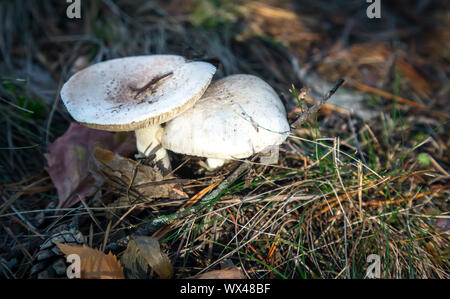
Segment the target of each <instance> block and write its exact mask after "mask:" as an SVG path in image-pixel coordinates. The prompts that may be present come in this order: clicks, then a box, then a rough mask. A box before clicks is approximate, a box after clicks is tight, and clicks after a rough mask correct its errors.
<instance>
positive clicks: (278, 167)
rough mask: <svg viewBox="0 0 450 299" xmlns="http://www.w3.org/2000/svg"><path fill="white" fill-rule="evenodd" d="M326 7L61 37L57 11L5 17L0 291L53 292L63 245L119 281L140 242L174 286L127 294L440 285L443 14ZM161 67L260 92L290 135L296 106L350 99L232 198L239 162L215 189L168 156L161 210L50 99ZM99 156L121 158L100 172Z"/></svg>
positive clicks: (221, 4) (117, 14) (89, 7)
mask: <svg viewBox="0 0 450 299" xmlns="http://www.w3.org/2000/svg"><path fill="white" fill-rule="evenodd" d="M330 2H331V1H324V0H319V1H318V0H316V1H312V0H300V1H288V0H282V1H273V0H264V1H232V0H214V1H213V0H210V1H207V0H202V1H201V0H172V1H131V0H118V1H111V0H103V1H82V2H81V3H82V5H83V7H82V17H81V19H69V18H67V17H66V8H67V6H66V5H67V4H66V3H65V2H64V1H63V2H61V1H45V2H44V1H42V2H38V1H3V2H2V3H1V4H0V28H2V29H1V30H2V31H1V32H0V58H1V59H0V80H1V82H0V130H1V132H3V133H2V134H1V135H0V194H1V199H0V277H4V278H35V277H58V276H61V275H63V274H64V273H65V272H62V271H61V252H59V251H58V250H53V251H52V253H49V252H45V254H46V256H44V254H43V251H45V250H46V249H49V248H52V247H51V246H53V248H54V246H56V245H55V244H54V243H56V242H54V241H55V240H56V239H55V238H57V237H58V236H63V239H58V240H59V242H63V243H70V244H74V243H80V244H86V245H87V246H89V247H91V248H96V249H99V250H101V251H104V252H105V253H107V252H108V251H111V252H112V254H113V255H114V256H116V257H117V258H118V259H119V260H120V261H121V263H122V266H123V265H124V264H126V261H125V258H124V257H125V256H126V254H125V253H126V250H127V248H130V240H131V239H132V238H131V236H133V237H136V242H137V243H139V242H138V240H140V239H139V236H146V237H152V239H151V240H155V239H156V240H158V242H159V244H160V248H157V249H155V250H156V251H158V254H159V255H161V256H165V257H166V260H165V261H166V264H167V265H169V266H168V267H169V268H170V267H172V270H170V271H172V272H170V271H169V272H170V273H169V274H167V273H168V272H164V271H163V270H161V269H159V271H158V270H157V269H150V268H148V269H147V268H145V267H144V268H145V269H143V270H142V269H141V270H142V271H140V272H139V271H137V270H136V269H134V270H133V269H131V268H130V267H129V266H127V265H125V266H124V267H125V276H126V277H128V278H130V277H155V278H156V277H175V278H186V277H193V276H196V277H198V275H205V273H210V274H211V273H213V274H212V275H216V276H215V277H248V278H258V279H259V278H365V277H366V276H367V269H368V267H369V265H370V264H371V261H372V260H371V257H369V256H371V255H375V256H378V257H379V258H380V271H381V272H380V277H381V278H447V279H448V278H450V262H449V255H450V251H449V248H450V246H449V245H450V242H449V229H450V219H449V218H450V215H449V214H448V207H449V198H450V185H449V179H450V175H449V173H448V171H449V169H450V159H449V158H450V154H449V147H450V140H449V135H450V130H449V129H450V127H449V119H450V109H449V104H450V103H449V94H450V84H449V81H448V77H449V74H450V51H449V50H448V49H450V30H449V28H450V9H449V8H450V5H449V3H448V1H395V4H393V3H391V2H392V1H389V3H388V1H381V2H382V7H381V9H382V11H381V13H382V14H381V18H380V19H369V18H368V17H367V15H366V9H367V6H368V5H369V4H366V3H365V1H350V0H349V1H335V2H333V4H330ZM157 53H167V54H178V55H183V56H185V57H187V58H189V59H202V58H208V57H215V58H218V59H219V61H220V63H221V66H220V68H219V69H218V71H217V73H216V75H215V77H214V80H217V79H219V78H221V77H224V76H227V75H231V74H236V73H247V74H253V75H257V76H259V77H260V78H262V79H264V80H265V81H266V82H268V83H269V84H270V85H271V86H272V87H273V88H274V89H275V90H276V91H277V93H278V94H279V95H280V98H281V99H282V101H283V103H284V105H285V107H286V110H287V113H288V117H289V120H290V121H291V122H293V121H294V120H295V119H296V118H297V117H298V116H299V115H300V114H301V108H300V107H299V105H298V100H299V94H300V92H301V90H302V88H304V90H306V91H307V93H306V97H305V98H304V99H303V100H305V101H306V102H307V103H308V104H313V103H314V101H315V100H319V99H320V98H321V97H322V96H323V95H325V93H326V92H327V91H328V90H330V88H331V87H332V86H333V85H334V83H336V82H337V81H338V80H339V79H340V78H344V79H345V83H344V85H343V86H342V87H341V88H340V89H339V90H338V92H337V93H336V94H335V96H333V98H332V99H330V101H329V102H327V104H325V105H324V106H323V107H322V109H321V110H320V111H319V113H318V115H317V117H315V119H313V120H312V121H310V122H308V123H306V124H304V125H303V126H302V128H300V129H292V131H291V134H290V136H289V138H288V139H287V140H286V142H285V143H283V144H282V145H281V146H280V153H279V161H278V163H277V164H274V165H264V164H263V163H260V162H258V160H257V159H256V160H255V159H253V160H252V159H251V158H249V161H251V163H250V164H249V166H248V168H247V169H245V171H244V172H243V173H242V174H240V175H239V176H237V177H236V178H234V177H232V180H230V176H231V175H232V174H233V171H234V170H235V169H236V168H238V167H239V166H240V165H242V164H243V163H245V161H243V160H235V161H231V162H230V163H228V164H226V165H225V166H224V167H221V168H219V169H218V170H216V171H212V172H210V171H206V170H204V168H202V167H201V166H200V164H199V162H200V161H201V160H202V159H201V158H197V157H191V156H184V155H177V154H174V153H170V154H171V158H172V163H173V168H174V171H173V173H172V174H171V177H170V179H171V180H172V181H171V182H172V183H173V184H172V183H171V184H165V185H158V186H159V187H158V186H157V187H158V188H161V189H162V190H161V192H168V193H167V194H169V195H168V196H164V197H160V198H148V197H146V196H142V193H145V192H147V191H148V190H147V189H146V188H148V184H147V185H146V186H144V184H146V183H149V182H148V181H145V180H142V181H139V182H136V181H134V179H133V178H131V177H133V176H136V173H138V172H139V171H141V170H142V169H143V168H145V167H149V166H147V165H146V163H147V161H145V159H144V160H139V159H136V158H135V157H134V153H135V151H136V149H135V148H134V141H133V138H134V136H133V135H132V134H123V133H117V134H113V133H108V134H106V135H102V134H103V133H99V132H94V133H92V132H93V130H91V129H87V128H85V127H81V126H78V125H76V124H72V123H73V120H72V118H71V117H70V115H69V114H68V113H67V111H66V110H65V107H64V105H63V104H62V102H61V99H60V96H59V91H60V88H61V86H62V84H64V82H66V81H67V80H68V78H69V77H70V76H71V75H72V74H73V73H74V72H76V71H78V70H80V69H82V68H84V67H86V66H88V65H90V64H94V63H97V62H100V61H104V60H108V59H112V58H117V57H124V56H132V55H145V54H157ZM71 124H72V125H71ZM69 127H70V129H69ZM61 136H62V137H61ZM58 138H62V139H58ZM57 140H60V142H59V143H57V142H56V141H57ZM99 140H100V141H102V142H104V143H105V144H106V145H105V144H104V145H102V147H103V148H104V149H107V150H111V151H114V152H115V153H116V154H114V155H115V156H114V157H115V158H114V159H117V161H116V160H113V162H111V161H110V162H111V163H110V164H108V167H105V166H104V165H103V164H102V165H103V168H102V166H99V163H95V160H96V159H97V162H98V161H99V160H102V152H101V149H100V150H95V149H93V148H92V145H93V144H94V143H95V142H97V141H99ZM130 144H131V145H132V146H130ZM124 145H125V146H124ZM74 153H75V154H74ZM124 156H126V157H127V158H129V159H124V158H123V157H124ZM103 158H104V157H103ZM121 159H123V160H121ZM93 160H94V162H92V161H93ZM52 161H53V162H52ZM116 162H117V163H116ZM51 163H53V164H52V165H56V166H49V165H50V164H51ZM100 164H101V163H100ZM61 165H62V166H64V167H62V169H59V171H60V176H58V177H55V176H52V175H51V173H52V169H53V168H54V167H57V166H61ZM119 165H120V167H121V168H120V171H122V172H124V173H128V181H126V180H125V181H123V180H124V179H123V177H122V179H118V176H117V171H118V169H116V168H115V167H119ZM143 171H146V170H145V169H144V170H143ZM99 173H100V174H99ZM99 175H101V176H102V183H101V184H98V183H97V182H98V180H97V179H98V176H99ZM124 177H126V176H124ZM130 178H131V179H130ZM227 178H228V179H227ZM94 181H95V182H94ZM221 183H223V184H221ZM225 183H226V184H225ZM152 186H153V185H152ZM167 186H170V188H169V189H167V188H168V187H167ZM157 187H151V188H157ZM77 192H78V193H77ZM76 193H77V194H78V195H77V196H73V195H74V194H76ZM186 211H188V212H186ZM164 217H166V218H164ZM155 219H159V220H161V219H163V220H164V222H163V224H164V225H158V226H155ZM80 234H81V235H82V236H83V237H82V238H81V239H79V240H78V239H77V236H79V235H80ZM68 236H72V237H68ZM68 239H70V241H69V240H68ZM49 240H50V241H51V242H50V243H49ZM61 240H62V241H61ZM45 244H47V245H48V246H50V247H48V246H47V245H46V246H47V247H46V246H43V245H45ZM49 244H50V245H49ZM146 244H147V243H146ZM141 245H142V244H141ZM156 247H158V246H156ZM128 257H129V255H128ZM372 257H373V256H372ZM167 258H168V259H167ZM58 263H59V264H58ZM62 265H63V266H64V262H62ZM150 266H151V264H150ZM235 267H237V268H235ZM63 268H64V267H63ZM219 269H225V270H222V272H221V271H218V272H211V271H213V270H219ZM230 269H231V272H226V270H230ZM233 269H238V270H236V271H237V272H236V271H235V272H232V271H234V270H233ZM224 271H225V272H224ZM164 273H165V274H164ZM230 273H231V274H230ZM64 275H65V274H64ZM227 275H228V276H227Z"/></svg>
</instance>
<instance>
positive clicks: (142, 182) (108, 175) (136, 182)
mask: <svg viewBox="0 0 450 299" xmlns="http://www.w3.org/2000/svg"><path fill="white" fill-rule="evenodd" d="M94 157H95V164H96V165H95V166H96V167H95V169H94V170H93V171H96V172H98V174H99V175H101V176H103V177H104V178H105V181H106V183H107V184H110V185H111V186H113V187H115V188H117V189H119V190H121V192H120V193H121V195H123V194H126V196H127V197H129V198H131V199H130V200H129V202H134V201H135V200H136V199H138V198H139V197H142V196H143V197H144V198H145V199H149V198H167V197H169V194H170V191H171V190H172V188H173V187H174V186H175V184H174V183H167V182H164V181H163V179H164V177H163V175H162V173H161V171H159V169H158V168H157V167H152V166H148V165H144V164H142V163H141V162H139V161H134V160H132V159H128V158H125V157H122V156H121V155H118V154H116V153H113V152H111V151H109V150H106V149H103V148H99V147H97V148H96V149H95V150H94ZM166 179H171V178H166Z"/></svg>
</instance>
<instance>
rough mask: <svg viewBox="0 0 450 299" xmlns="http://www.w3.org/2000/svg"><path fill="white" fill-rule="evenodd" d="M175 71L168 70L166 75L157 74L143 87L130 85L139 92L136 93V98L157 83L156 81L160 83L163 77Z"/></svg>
mask: <svg viewBox="0 0 450 299" xmlns="http://www.w3.org/2000/svg"><path fill="white" fill-rule="evenodd" d="M172 74H173V72H168V73H166V74H164V75H161V76H157V77H155V78H153V79H152V80H150V82H148V83H147V84H145V85H144V86H143V87H141V88H137V87H133V86H128V87H129V88H130V89H131V90H133V91H136V92H137V93H136V94H135V95H134V98H135V99H136V98H137V97H138V96H139V95H140V94H141V93H143V92H144V91H146V90H147V89H149V88H150V87H151V86H153V85H155V84H156V83H158V82H159V81H161V80H162V79H164V78H166V77H168V76H170V75H172Z"/></svg>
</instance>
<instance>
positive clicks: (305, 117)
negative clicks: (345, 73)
mask: <svg viewBox="0 0 450 299" xmlns="http://www.w3.org/2000/svg"><path fill="white" fill-rule="evenodd" d="M343 83H344V79H342V78H341V79H339V81H338V82H337V83H336V84H335V85H334V87H333V88H332V89H331V90H330V91H329V92H328V93H327V94H326V95H325V96H324V97H323V98H322V99H321V100H320V101H319V102H318V103H316V104H315V105H313V106H312V107H311V108H308V109H307V110H306V111H305V112H304V113H302V114H301V115H300V116H299V117H298V118H297V119H296V120H295V121H294V122H293V123H292V125H291V127H293V128H298V127H300V126H301V125H302V124H303V123H304V122H305V121H307V120H308V119H310V118H311V117H312V116H314V115H315V114H316V113H317V111H319V109H320V108H321V107H322V105H323V104H324V103H325V102H326V101H328V100H329V99H330V98H331V97H332V96H333V95H334V94H335V93H336V91H337V90H338V89H339V87H341V85H342V84H343Z"/></svg>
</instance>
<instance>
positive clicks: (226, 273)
mask: <svg viewBox="0 0 450 299" xmlns="http://www.w3.org/2000/svg"><path fill="white" fill-rule="evenodd" d="M193 278H196V279H245V275H244V274H243V273H242V269H241V268H239V267H235V268H229V269H223V270H213V271H209V272H206V273H203V274H201V275H198V276H194V277H193Z"/></svg>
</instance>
